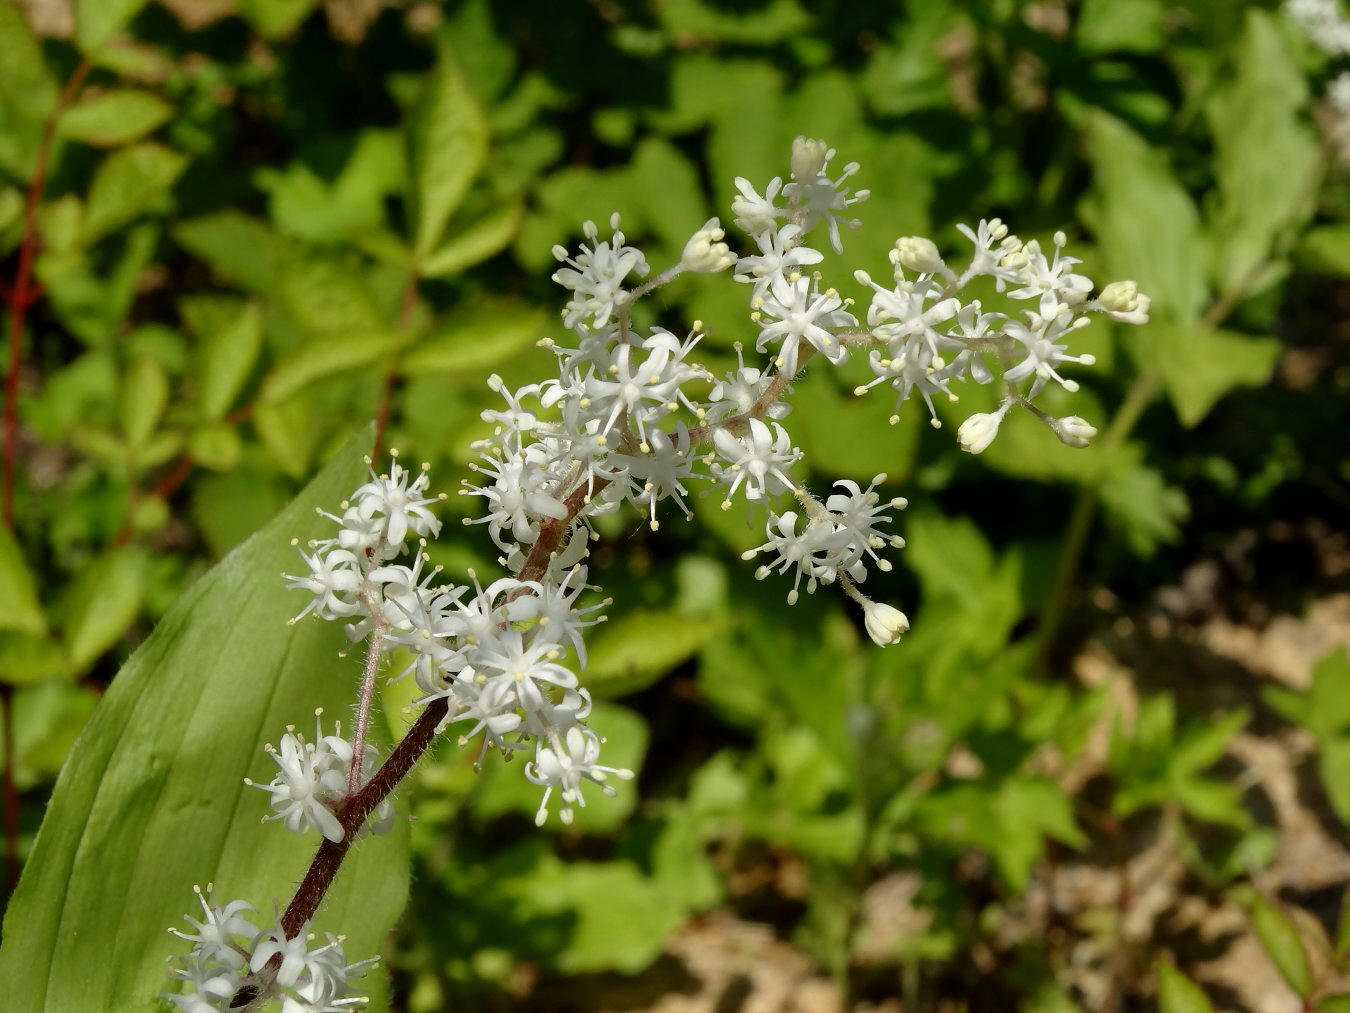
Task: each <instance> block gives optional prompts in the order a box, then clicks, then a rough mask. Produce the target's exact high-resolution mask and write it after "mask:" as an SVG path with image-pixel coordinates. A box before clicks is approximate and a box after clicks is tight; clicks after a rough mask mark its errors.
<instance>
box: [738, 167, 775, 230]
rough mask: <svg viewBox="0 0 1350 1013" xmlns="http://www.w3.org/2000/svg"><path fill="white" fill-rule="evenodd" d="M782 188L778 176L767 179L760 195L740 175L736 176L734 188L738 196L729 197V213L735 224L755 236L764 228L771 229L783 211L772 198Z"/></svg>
mask: <svg viewBox="0 0 1350 1013" xmlns="http://www.w3.org/2000/svg"><path fill="white" fill-rule="evenodd" d="M782 188H783V180H782V179H781V178H779V177H778V176H775V177H774V178H773V179H771V180H769V185H768V187H767V188H766V189H765V191H764V195H763V196H762V197H761V196H760V195H759V192H758V191H757V190H755V188H754V187H753V186H751V185H750V181H749V180H748V179H745V178H744V177H742V176H737V177H736V190H737V193H738V194H739V196H737V197H733V198H732V199H731V213H732V215H733V216H734V220H735V222H736V225H737V226H738V227H739V228H740V229H741V230H742V231H744V232H748V233H749V234H750V235H752V236H757V235H759V234H760V233H761V232H764V231H765V230H766V229H772V228H773V227H774V224H775V223H776V222H777V220H778V219H779V218H780V217H782V215H783V212H782V211H781V210H779V208H778V207H777V206H776V205H775V204H774V198H775V197H777V196H778V191H779V190H781V189H782Z"/></svg>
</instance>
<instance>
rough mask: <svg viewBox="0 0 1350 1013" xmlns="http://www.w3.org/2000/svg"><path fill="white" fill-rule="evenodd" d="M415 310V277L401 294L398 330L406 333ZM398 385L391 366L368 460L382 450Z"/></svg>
mask: <svg viewBox="0 0 1350 1013" xmlns="http://www.w3.org/2000/svg"><path fill="white" fill-rule="evenodd" d="M416 308H417V276H416V275H414V276H413V278H412V280H411V281H409V282H408V287H407V289H406V290H405V291H404V293H403V303H402V305H401V306H400V307H399V311H398V326H399V330H403V331H406V330H407V329H408V328H409V327H411V326H412V315H413V310H414V309H416ZM397 385H398V370H397V369H395V368H394V367H393V366H390V368H389V369H388V370H387V371H386V372H385V374H384V385H383V386H382V387H381V388H380V400H379V403H378V404H377V405H376V406H375V444H374V446H372V447H371V448H370V459H371V460H372V461H374V460H377V459H378V458H379V456H380V451H381V450H382V449H384V431H385V429H386V428H388V426H389V412H390V410H391V409H392V407H393V403H394V388H395V387H396V386H397Z"/></svg>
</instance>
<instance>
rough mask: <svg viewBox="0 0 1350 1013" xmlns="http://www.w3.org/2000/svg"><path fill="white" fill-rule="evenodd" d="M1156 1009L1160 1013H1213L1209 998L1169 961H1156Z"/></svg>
mask: <svg viewBox="0 0 1350 1013" xmlns="http://www.w3.org/2000/svg"><path fill="white" fill-rule="evenodd" d="M1158 1008H1159V1011H1160V1013H1213V1010H1214V1007H1213V1006H1212V1005H1210V1002H1209V997H1208V996H1206V995H1205V992H1204V989H1202V988H1201V987H1200V986H1199V985H1197V984H1196V983H1195V982H1193V981H1191V979H1190V978H1188V977H1186V976H1185V975H1184V974H1182V973H1181V972H1180V971H1178V970H1177V969H1176V968H1175V967H1174V966H1173V965H1172V962H1171V961H1170V960H1167V959H1163V960H1160V961H1158Z"/></svg>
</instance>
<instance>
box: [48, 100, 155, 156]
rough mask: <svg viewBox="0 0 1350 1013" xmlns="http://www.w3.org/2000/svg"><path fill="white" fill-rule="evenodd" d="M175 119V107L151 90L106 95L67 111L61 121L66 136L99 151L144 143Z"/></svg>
mask: <svg viewBox="0 0 1350 1013" xmlns="http://www.w3.org/2000/svg"><path fill="white" fill-rule="evenodd" d="M171 116H173V106H171V105H169V104H168V103H167V102H165V101H164V100H163V99H161V98H160V97H159V96H157V95H152V94H151V93H150V92H147V91H133V90H131V89H122V90H119V91H110V92H104V93H103V94H102V95H96V96H95V97H93V98H87V99H84V100H83V101H81V102H76V103H75V104H74V105H71V106H69V107H67V108H66V110H65V111H64V112H62V113H61V118H60V119H59V120H58V121H57V124H56V129H57V132H58V133H59V134H60V135H61V136H62V137H69V138H70V139H71V140H75V141H83V142H84V143H85V144H92V145H94V146H96V147H99V148H115V147H117V146H118V145H122V144H129V143H130V142H132V141H137V140H140V139H141V138H142V137H144V136H145V135H146V134H148V133H150V132H151V131H153V130H155V129H157V128H158V127H160V126H161V125H163V124H164V123H166V122H167V121H168V120H169V118H170V117H171Z"/></svg>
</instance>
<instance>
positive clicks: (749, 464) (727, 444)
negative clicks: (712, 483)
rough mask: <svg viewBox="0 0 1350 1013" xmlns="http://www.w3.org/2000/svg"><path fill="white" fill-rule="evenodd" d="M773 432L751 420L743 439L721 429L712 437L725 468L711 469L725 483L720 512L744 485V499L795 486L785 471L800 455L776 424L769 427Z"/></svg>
mask: <svg viewBox="0 0 1350 1013" xmlns="http://www.w3.org/2000/svg"><path fill="white" fill-rule="evenodd" d="M773 428H774V432H771V431H770V430H769V427H768V426H767V425H765V424H764V423H763V422H761V421H760V420H759V419H751V420H750V422H749V432H748V433H746V434H745V435H744V436H733V435H732V434H731V433H730V432H728V431H727V430H725V429H718V430H717V431H716V432H715V433H713V446H714V447H715V448H716V449H717V453H718V454H719V455H720V456H721V457H722V459H723V460H725V461H727V462H728V466H727V467H721V466H719V465H714V469H713V473H714V475H715V476H716V477H717V478H718V479H719V480H721V481H723V482H726V483H728V485H729V486H730V488H729V489H728V490H727V498H726V500H725V501H724V502H723V503H722V508H723V509H728V508H730V506H731V497H732V496H734V495H735V494H736V490H737V489H739V488H740V487H741V484H742V483H744V484H745V498H746V499H749V500H758V499H763V498H764V497H765V496H773V495H776V494H777V493H780V492H785V491H787V490H789V489H792V488H794V487H795V485H796V483H795V482H794V481H793V479H792V476H791V475H789V474H788V472H787V469H788V468H789V467H791V465H792V464H793V462H794V461H796V460H797V459H798V458H800V457H801V456H802V452H801V451H800V450H798V449H796V448H795V447H793V445H792V438H791V437H790V436H788V434H787V430H785V429H784V428H783V427H782V426H781V425H780V424H779V423H777V422H775V423H773Z"/></svg>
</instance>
